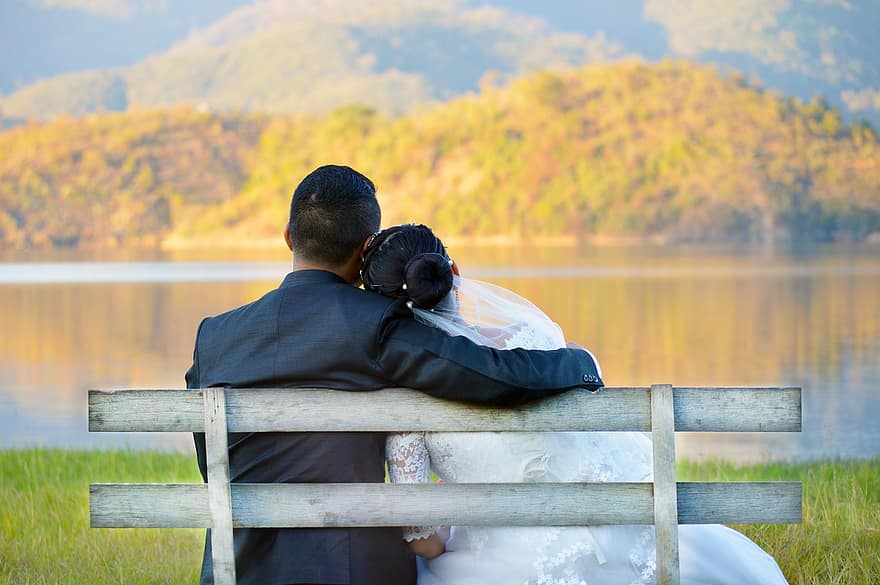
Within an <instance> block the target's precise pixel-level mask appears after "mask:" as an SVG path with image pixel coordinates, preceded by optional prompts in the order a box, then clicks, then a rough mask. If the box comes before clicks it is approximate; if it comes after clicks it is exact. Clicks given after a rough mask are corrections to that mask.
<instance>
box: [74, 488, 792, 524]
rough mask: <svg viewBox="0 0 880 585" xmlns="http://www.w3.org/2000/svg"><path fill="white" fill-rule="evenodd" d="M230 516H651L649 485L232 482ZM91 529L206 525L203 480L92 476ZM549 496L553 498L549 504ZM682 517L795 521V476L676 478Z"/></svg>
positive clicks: (587, 520)
mask: <svg viewBox="0 0 880 585" xmlns="http://www.w3.org/2000/svg"><path fill="white" fill-rule="evenodd" d="M231 491H232V503H233V524H234V526H236V527H244V526H252V527H269V526H302V527H320V526H359V525H368V526H407V525H427V524H441V523H442V524H459V525H466V524H469V525H493V524H496V525H503V526H529V525H539V526H552V525H562V526H566V525H568V526H570V525H579V524H586V525H597V524H653V523H654V507H653V500H652V498H653V496H652V488H651V484H649V483H632V484H616V483H606V484H553V483H532V484H450V483H447V484H442V485H440V484H426V485H418V484H396V485H387V484H232V486H231ZM89 492H90V510H91V525H92V527H94V528H112V527H117V528H123V527H125V528H183V527H193V528H208V527H210V525H211V518H210V514H209V513H208V500H207V498H208V494H207V487H206V486H205V485H203V484H92V485H91V486H90V487H89ZM551 500H555V501H556V502H557V503H556V504H554V503H552V501H551ZM678 500H679V521H680V522H681V523H682V524H711V523H719V522H754V523H760V524H771V523H793V522H799V521H800V508H801V484H800V483H798V482H778V483H777V482H770V483H687V482H683V483H679V484H678Z"/></svg>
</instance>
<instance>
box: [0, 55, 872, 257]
mask: <svg viewBox="0 0 880 585" xmlns="http://www.w3.org/2000/svg"><path fill="white" fill-rule="evenodd" d="M0 152H3V153H4V156H3V157H0V245H2V246H6V247H10V248H23V247H38V246H53V245H54V246H73V245H77V244H80V245H82V244H97V245H131V244H157V243H160V242H161V243H162V244H163V245H168V246H172V245H178V246H182V245H194V244H196V245H197V244H208V245H210V246H212V247H216V246H218V245H228V246H250V245H255V244H257V243H259V242H261V241H271V242H277V239H278V234H279V233H280V230H281V227H282V226H283V224H284V222H285V221H286V216H287V213H288V205H289V196H290V192H291V189H292V188H293V187H294V185H295V184H296V182H297V181H299V180H300V179H301V178H302V177H303V176H304V175H305V174H306V173H308V172H309V171H311V170H312V169H314V168H315V167H316V166H318V165H320V164H325V163H327V162H337V163H340V164H351V165H352V166H354V167H356V168H358V169H361V170H363V171H365V172H367V173H368V174H369V175H370V176H371V177H372V178H373V179H374V180H375V181H376V184H377V185H378V187H379V195H380V199H381V202H382V206H383V218H384V221H385V223H386V224H393V223H398V222H401V221H413V220H418V221H422V222H425V223H428V224H430V225H432V226H433V227H435V228H437V230H438V231H439V233H441V234H443V235H444V237H449V238H451V237H453V236H463V237H466V238H474V239H488V240H494V241H499V240H503V241H530V240H536V239H552V240H554V241H566V242H575V241H580V240H594V239H599V240H601V239H606V240H614V239H621V238H651V239H655V240H660V241H777V240H804V241H834V240H844V241H853V240H855V241H861V240H864V239H866V238H871V239H872V240H873V239H877V238H880V137H878V134H877V132H875V131H874V130H873V129H871V128H870V127H869V126H867V125H864V124H852V125H847V124H846V123H844V121H843V120H842V119H841V115H840V112H839V110H837V109H836V108H833V107H830V106H829V105H828V104H827V103H825V102H824V101H822V100H813V101H810V102H802V101H800V100H798V99H795V98H785V97H781V96H779V95H776V94H774V93H773V92H767V91H762V90H760V89H755V88H753V87H751V86H750V85H749V84H748V82H747V81H745V80H744V79H743V78H742V77H737V76H732V75H724V76H722V75H719V73H718V71H717V70H716V69H715V68H714V67H712V66H704V65H695V64H693V63H688V62H669V61H664V62H661V63H659V64H656V65H646V64H643V63H639V62H635V61H624V62H619V63H616V64H612V65H593V66H590V67H585V68H582V69H577V70H566V71H564V72H560V73H548V72H539V73H534V74H531V75H528V76H525V77H522V78H519V79H516V80H514V81H513V82H512V83H511V84H509V85H508V86H505V87H501V88H498V87H494V86H492V85H490V84H485V86H484V89H483V91H482V92H481V93H480V94H478V95H470V96H465V97H462V98H458V99H455V100H452V101H450V102H449V103H446V104H443V105H441V106H438V107H436V108H432V109H431V110H429V111H422V112H418V113H412V114H408V115H405V116H400V117H396V118H391V117H389V116H386V115H383V114H381V113H378V112H376V111H375V110H371V109H369V108H365V107H363V106H348V107H344V108H341V109H338V110H335V111H333V112H330V113H328V114H326V115H322V116H315V115H296V116H289V115H278V116H262V115H260V116H258V115H242V114H212V113H205V112H199V111H198V110H197V109H194V108H176V109H173V110H158V111H152V112H129V113H123V114H110V115H103V116H89V117H86V118H83V119H79V120H77V119H70V118H62V119H60V120H57V121H54V122H52V123H49V124H44V125H37V124H31V125H28V126H25V127H18V128H14V129H12V130H8V131H6V132H2V133H0Z"/></svg>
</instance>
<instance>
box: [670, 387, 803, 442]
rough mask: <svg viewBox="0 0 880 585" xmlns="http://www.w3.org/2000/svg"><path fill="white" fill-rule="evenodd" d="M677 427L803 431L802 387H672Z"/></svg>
mask: <svg viewBox="0 0 880 585" xmlns="http://www.w3.org/2000/svg"><path fill="white" fill-rule="evenodd" d="M672 393H673V396H674V397H675V400H674V408H675V430H677V431H712V432H728V431H733V432H768V431H770V432H776V431H786V432H800V430H801V389H800V388H673V389H672Z"/></svg>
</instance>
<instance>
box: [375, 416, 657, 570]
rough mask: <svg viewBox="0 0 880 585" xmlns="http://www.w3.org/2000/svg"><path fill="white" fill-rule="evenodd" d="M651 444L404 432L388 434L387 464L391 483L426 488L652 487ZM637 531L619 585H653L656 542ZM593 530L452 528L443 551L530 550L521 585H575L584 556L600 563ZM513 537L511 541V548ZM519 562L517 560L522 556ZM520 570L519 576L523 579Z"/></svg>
mask: <svg viewBox="0 0 880 585" xmlns="http://www.w3.org/2000/svg"><path fill="white" fill-rule="evenodd" d="M650 454H651V444H650V441H649V440H648V439H647V438H646V437H645V436H644V435H642V434H641V433H495V432H487V433H406V434H394V435H389V437H388V440H387V443H386V459H387V461H388V472H389V477H390V479H391V481H392V482H393V483H413V482H417V483H426V482H428V481H430V472H431V471H432V470H433V471H434V473H435V474H436V475H437V476H438V477H439V478H441V479H443V480H444V481H448V482H453V483H507V482H515V483H520V482H524V483H528V482H572V481H590V482H607V481H650V480H651V458H650ZM631 528H632V530H633V531H637V533H635V532H634V534H633V537H632V538H631V539H630V542H631V546H630V550H629V551H628V554H627V557H628V561H629V566H628V567H627V569H628V572H629V573H630V574H631V575H632V576H633V578H632V579H631V580H628V581H626V583H624V585H629V584H630V583H634V584H642V583H651V582H653V581H652V580H653V575H654V561H653V558H654V540H653V530H652V529H651V528H649V527H631ZM595 531H596V529H590V528H523V527H520V528H516V529H509V528H498V527H455V529H454V531H453V538H452V539H451V540H450V542H449V543H448V544H447V550H450V551H454V550H457V551H467V553H468V554H470V555H473V556H474V557H476V558H478V559H479V558H481V557H483V556H484V555H486V554H488V555H489V556H491V555H492V554H494V553H495V551H498V550H505V551H508V552H509V551H510V548H511V546H513V547H514V548H515V549H516V550H523V551H529V552H528V558H529V559H530V562H529V566H528V567H527V569H526V570H527V571H528V574H529V575H531V577H529V578H528V579H527V580H524V581H520V582H521V583H524V584H526V585H533V584H541V585H566V584H568V583H572V584H575V585H577V584H578V583H579V581H577V580H575V581H567V580H566V575H569V574H577V573H578V572H579V569H578V566H579V563H581V562H582V561H584V560H585V559H587V558H590V559H591V562H593V563H599V564H602V563H604V562H605V560H606V555H605V551H604V548H605V547H603V546H602V545H600V544H599V542H597V539H596V538H595V537H594V532H595ZM433 532H434V528H433V527H430V526H419V527H407V528H405V529H404V538H405V539H406V540H413V539H416V538H424V537H427V536H429V535H431V534H432V533H433ZM511 539H514V540H515V543H513V544H512V545H511V543H510V542H509V541H510V540H511ZM520 559H522V555H520ZM522 572H523V569H522V568H521V569H519V570H518V573H522Z"/></svg>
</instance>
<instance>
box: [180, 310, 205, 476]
mask: <svg viewBox="0 0 880 585" xmlns="http://www.w3.org/2000/svg"><path fill="white" fill-rule="evenodd" d="M205 321H207V319H202V322H201V323H199V328H198V329H197V330H196V340H195V343H194V344H193V345H194V347H193V363H192V366H190V368H189V369H188V370H187V371H186V376H185V379H186V387H187V388H189V389H191V390H195V389H198V388H201V382H200V380H199V334H200V333H201V332H202V326H203V325H204V324H205ZM193 443H194V444H195V448H196V460H197V461H198V463H199V471H200V472H201V473H202V479H203V480H204V481H206V482H207V481H208V459H207V456H206V453H207V451H206V448H205V433H193Z"/></svg>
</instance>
